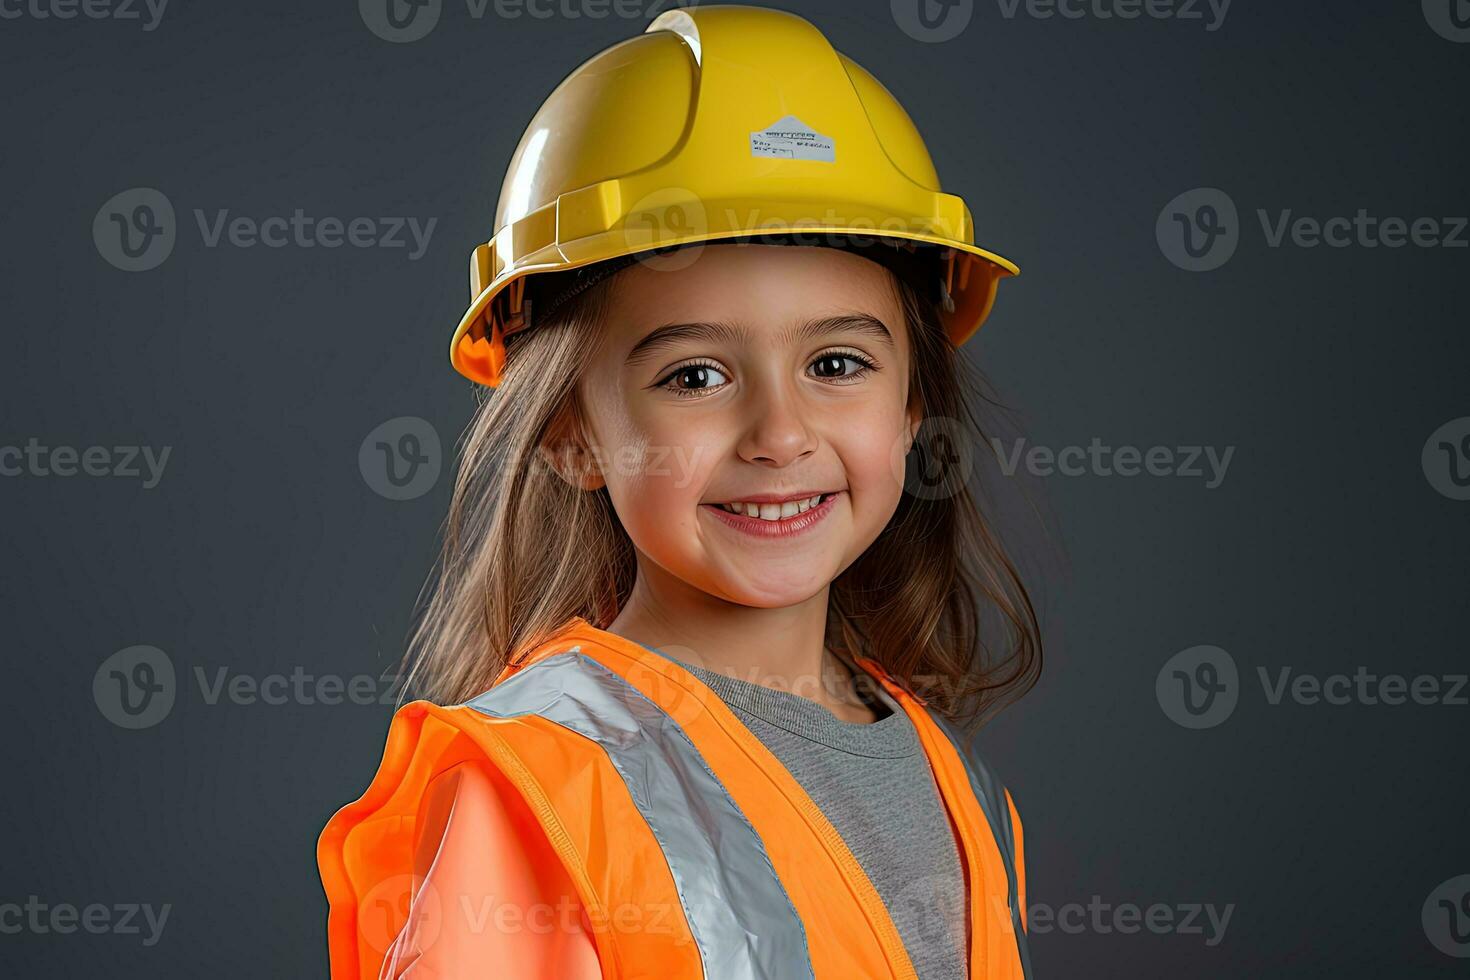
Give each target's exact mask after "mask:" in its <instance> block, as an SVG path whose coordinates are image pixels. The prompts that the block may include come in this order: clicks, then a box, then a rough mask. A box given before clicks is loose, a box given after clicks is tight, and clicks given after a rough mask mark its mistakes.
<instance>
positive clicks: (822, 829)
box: [797, 791, 919, 980]
mask: <svg viewBox="0 0 1470 980" xmlns="http://www.w3.org/2000/svg"><path fill="white" fill-rule="evenodd" d="M797 803H798V806H799V808H800V810H801V811H802V815H803V816H805V817H806V819H807V822H809V823H810V824H812V825H813V826H814V827H816V828H817V833H818V834H819V835H820V836H821V838H822V840H823V842H824V843H825V844H826V845H827V851H828V853H829V854H830V855H831V856H832V859H833V860H834V861H836V863H837V866H838V867H839V868H840V869H842V872H843V874H844V875H845V876H846V877H847V880H848V884H849V885H851V886H852V887H853V890H854V891H855V892H856V893H857V897H858V902H859V903H860V904H861V905H862V906H863V910H864V911H865V912H867V914H868V921H869V922H870V923H872V924H873V926H874V927H875V930H876V931H877V933H878V942H879V944H880V945H881V946H882V947H883V951H884V952H885V953H887V954H888V962H889V964H890V965H891V966H893V967H894V973H895V975H896V976H897V977H898V978H899V980H918V976H919V974H918V972H917V971H916V970H915V969H914V964H913V962H912V961H911V960H910V959H909V954H908V951H907V950H906V949H904V945H903V937H902V936H900V935H899V934H898V927H897V926H896V925H894V923H893V917H892V916H891V915H889V914H888V908H887V906H885V905H884V904H883V899H882V897H881V896H879V895H878V893H877V890H876V889H875V888H874V886H873V884H872V882H871V881H869V879H868V875H867V872H865V871H864V870H863V866H862V865H861V864H859V863H858V860H857V858H855V857H853V854H852V851H851V850H849V849H848V846H847V842H846V841H844V840H843V839H842V835H841V834H839V833H838V832H837V828H836V827H834V826H833V825H832V821H830V820H828V819H827V815H826V814H825V813H823V812H822V810H821V808H820V807H818V806H817V804H816V802H815V801H814V800H812V798H811V796H810V795H808V794H807V793H806V792H805V791H803V793H802V796H801V798H800V799H799V800H798V801H797ZM864 886H866V887H864Z"/></svg>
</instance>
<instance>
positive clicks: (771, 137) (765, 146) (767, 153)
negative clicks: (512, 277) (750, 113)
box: [750, 116, 837, 163]
mask: <svg viewBox="0 0 1470 980" xmlns="http://www.w3.org/2000/svg"><path fill="white" fill-rule="evenodd" d="M750 155H751V156H753V157H784V158H785V159H788V160H825V161H827V162H828V163H835V162H836V161H837V156H836V152H835V149H834V147H833V144H832V137H830V136H823V135H822V134H821V133H819V132H817V131H816V130H814V129H812V128H811V127H810V126H808V125H807V124H806V123H804V122H802V121H801V120H800V119H797V118H796V117H795V116H782V117H781V118H780V119H778V120H776V121H775V122H773V123H771V124H770V125H769V126H767V127H766V128H765V129H761V130H757V131H756V132H753V133H751V134H750Z"/></svg>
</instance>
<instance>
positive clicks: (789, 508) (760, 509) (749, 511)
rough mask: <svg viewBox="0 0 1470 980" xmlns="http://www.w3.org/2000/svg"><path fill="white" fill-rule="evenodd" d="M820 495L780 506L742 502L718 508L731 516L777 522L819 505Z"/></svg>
mask: <svg viewBox="0 0 1470 980" xmlns="http://www.w3.org/2000/svg"><path fill="white" fill-rule="evenodd" d="M821 501H822V495H821V494H817V495H816V496H815V497H808V498H806V499H805V500H788V501H786V502H785V503H780V504H752V503H746V502H744V501H735V502H734V503H729V504H721V505H720V506H721V507H723V508H725V509H726V510H728V511H729V512H730V513H732V514H741V515H743V516H745V517H759V518H760V519H761V520H763V521H779V520H782V519H783V518H787V517H794V516H795V515H797V514H800V513H802V512H803V511H806V510H810V509H811V508H812V507H815V506H816V505H817V504H819V503H821Z"/></svg>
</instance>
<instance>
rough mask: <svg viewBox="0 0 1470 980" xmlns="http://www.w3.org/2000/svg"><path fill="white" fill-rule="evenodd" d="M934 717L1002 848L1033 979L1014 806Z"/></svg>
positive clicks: (975, 756)
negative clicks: (1021, 899) (1018, 872)
mask: <svg viewBox="0 0 1470 980" xmlns="http://www.w3.org/2000/svg"><path fill="white" fill-rule="evenodd" d="M930 717H931V718H933V719H934V721H935V722H936V723H937V724H938V725H939V727H940V728H941V729H942V730H943V731H944V734H945V735H946V736H947V737H948V738H949V740H950V742H952V743H953V744H954V748H955V751H956V752H957V753H959V756H960V758H961V759H963V760H964V763H965V772H967V773H969V776H970V789H971V790H973V791H974V793H975V799H977V800H979V801H980V809H981V811H983V812H984V814H985V822H986V823H988V824H990V833H991V834H992V835H993V836H994V837H995V843H996V845H997V846H998V847H999V848H1000V856H1001V858H1002V859H1003V860H1004V862H1005V866H1006V883H1007V886H1008V890H1009V892H1010V894H1009V895H1008V896H1007V898H1006V901H1007V902H1008V903H1009V905H1010V909H1011V931H1012V932H1013V933H1015V936H1016V951H1017V953H1019V954H1020V957H1021V975H1022V976H1023V977H1025V978H1026V980H1031V950H1030V948H1029V946H1028V945H1027V942H1026V930H1025V929H1024V928H1022V923H1021V903H1020V902H1019V901H1017V885H1016V840H1015V835H1014V833H1013V831H1012V829H1011V808H1010V807H1009V806H1007V805H1006V793H1005V787H1004V786H1002V785H1001V782H1000V780H999V779H998V778H996V775H995V773H994V772H993V771H992V770H991V768H990V767H989V766H988V765H986V764H985V761H984V760H983V759H981V758H980V754H979V753H978V752H974V751H972V750H971V749H970V748H969V747H968V746H967V745H966V744H965V741H964V738H963V736H961V735H960V733H959V732H958V731H957V730H956V729H955V727H954V726H953V725H952V724H950V722H949V721H948V720H947V719H944V718H941V717H939V715H938V714H937V713H934V712H931V713H930Z"/></svg>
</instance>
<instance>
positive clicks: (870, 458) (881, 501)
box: [832, 406, 908, 521]
mask: <svg viewBox="0 0 1470 980" xmlns="http://www.w3.org/2000/svg"><path fill="white" fill-rule="evenodd" d="M907 424H908V420H907V418H906V417H905V416H904V415H903V413H902V412H895V411H893V410H891V409H889V408H887V407H879V406H874V407H872V408H864V409H861V410H854V411H853V412H852V413H851V414H849V415H848V416H846V417H845V418H844V420H843V425H842V426H840V427H838V428H837V429H836V430H834V433H833V436H832V440H833V446H834V448H835V449H836V450H837V455H838V456H839V457H840V458H841V460H842V466H843V469H844V470H845V471H846V474H847V481H848V487H849V489H850V490H851V495H852V502H853V506H855V507H858V508H860V509H861V510H862V511H863V512H864V513H876V514H877V515H878V516H879V517H880V518H881V519H883V520H885V521H886V520H887V516H888V515H891V514H892V513H893V508H894V506H895V505H896V504H897V502H898V499H899V495H900V494H902V492H903V477H904V457H905V455H906V451H905V448H904V443H905V442H906V440H907V437H908V434H907Z"/></svg>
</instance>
